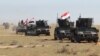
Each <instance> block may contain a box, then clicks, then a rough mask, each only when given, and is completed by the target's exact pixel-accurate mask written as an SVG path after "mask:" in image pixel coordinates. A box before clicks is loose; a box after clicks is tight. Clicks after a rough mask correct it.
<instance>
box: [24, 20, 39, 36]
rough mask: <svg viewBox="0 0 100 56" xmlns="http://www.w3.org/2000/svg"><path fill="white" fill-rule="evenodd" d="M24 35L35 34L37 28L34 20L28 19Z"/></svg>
mask: <svg viewBox="0 0 100 56" xmlns="http://www.w3.org/2000/svg"><path fill="white" fill-rule="evenodd" d="M25 35H37V28H36V24H35V22H34V21H29V23H28V24H27V26H26V31H25Z"/></svg>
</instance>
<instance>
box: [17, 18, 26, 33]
mask: <svg viewBox="0 0 100 56" xmlns="http://www.w3.org/2000/svg"><path fill="white" fill-rule="evenodd" d="M25 31H26V26H25V25H24V22H23V20H22V21H21V22H19V23H18V26H17V27H16V34H18V33H19V32H22V33H25Z"/></svg>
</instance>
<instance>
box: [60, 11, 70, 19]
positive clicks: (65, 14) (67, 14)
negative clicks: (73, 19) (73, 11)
mask: <svg viewBox="0 0 100 56" xmlns="http://www.w3.org/2000/svg"><path fill="white" fill-rule="evenodd" d="M67 18H70V13H69V12H65V13H63V14H62V15H61V19H67Z"/></svg>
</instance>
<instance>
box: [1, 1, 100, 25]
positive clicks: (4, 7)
mask: <svg viewBox="0 0 100 56" xmlns="http://www.w3.org/2000/svg"><path fill="white" fill-rule="evenodd" d="M64 11H69V12H70V14H71V20H73V21H75V20H77V18H78V17H79V15H80V13H81V15H82V17H93V18H94V23H95V24H100V22H99V21H100V1H99V0H0V22H6V21H8V22H13V23H17V22H18V21H19V20H21V19H24V20H25V19H27V18H29V19H31V18H33V17H34V18H35V19H36V20H38V19H45V20H48V21H49V23H51V22H53V23H54V22H56V17H57V13H58V14H59V15H60V14H61V13H62V12H64Z"/></svg>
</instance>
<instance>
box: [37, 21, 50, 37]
mask: <svg viewBox="0 0 100 56" xmlns="http://www.w3.org/2000/svg"><path fill="white" fill-rule="evenodd" d="M36 28H37V34H38V35H40V34H45V35H47V36H49V35H50V27H49V25H48V24H47V21H45V20H38V21H36Z"/></svg>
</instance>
